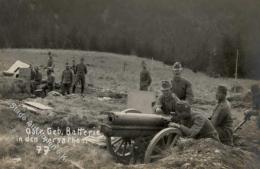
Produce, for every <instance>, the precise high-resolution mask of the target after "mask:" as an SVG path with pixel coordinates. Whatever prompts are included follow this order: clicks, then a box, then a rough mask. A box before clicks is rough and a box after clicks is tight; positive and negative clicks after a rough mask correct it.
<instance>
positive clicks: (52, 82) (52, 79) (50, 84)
mask: <svg viewBox="0 0 260 169" xmlns="http://www.w3.org/2000/svg"><path fill="white" fill-rule="evenodd" d="M54 85H55V77H54V75H53V74H52V70H51V69H48V70H47V82H46V85H45V86H44V87H43V91H44V94H45V95H46V94H47V90H48V91H49V92H50V91H52V90H54Z"/></svg>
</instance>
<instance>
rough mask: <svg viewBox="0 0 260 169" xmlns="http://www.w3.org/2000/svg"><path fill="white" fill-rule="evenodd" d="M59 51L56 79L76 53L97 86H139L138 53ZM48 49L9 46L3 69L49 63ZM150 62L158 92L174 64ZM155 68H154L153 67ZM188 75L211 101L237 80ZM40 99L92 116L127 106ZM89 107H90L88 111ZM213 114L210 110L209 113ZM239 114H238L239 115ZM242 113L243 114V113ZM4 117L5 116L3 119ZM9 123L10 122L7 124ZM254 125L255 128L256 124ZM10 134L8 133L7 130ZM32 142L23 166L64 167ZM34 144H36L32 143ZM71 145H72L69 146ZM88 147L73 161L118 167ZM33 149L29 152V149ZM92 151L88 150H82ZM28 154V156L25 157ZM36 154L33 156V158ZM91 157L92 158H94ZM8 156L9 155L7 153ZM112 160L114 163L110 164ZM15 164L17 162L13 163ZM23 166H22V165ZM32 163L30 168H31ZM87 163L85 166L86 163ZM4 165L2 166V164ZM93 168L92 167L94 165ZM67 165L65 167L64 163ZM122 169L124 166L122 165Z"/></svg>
mask: <svg viewBox="0 0 260 169" xmlns="http://www.w3.org/2000/svg"><path fill="white" fill-rule="evenodd" d="M52 51H53V53H54V54H55V59H54V60H55V65H56V68H55V72H56V78H57V79H60V74H61V72H62V70H63V68H64V63H65V62H66V61H67V60H68V61H69V62H70V60H71V58H72V56H74V57H75V58H76V60H77V61H78V60H79V58H80V57H81V56H84V57H85V60H86V63H88V64H90V65H91V66H90V67H89V71H90V73H89V75H91V76H92V79H93V83H94V85H95V86H99V87H102V88H109V89H114V90H117V91H128V90H132V89H138V84H139V72H140V62H141V60H143V59H141V58H138V57H136V56H123V57H122V55H117V54H110V53H99V52H83V51H69V50H52ZM47 52H48V50H35V49H34V50H31V49H24V50H21V49H5V50H1V51H0V71H2V70H5V69H7V68H8V67H9V66H10V65H11V64H12V63H13V62H15V61H16V60H17V59H19V60H21V61H24V62H26V63H30V64H33V65H42V64H43V65H45V64H46V62H47ZM124 62H127V64H128V65H127V71H126V72H122V67H123V63H124ZM147 63H148V65H149V68H150V69H152V71H151V74H152V77H153V89H154V90H155V91H157V90H158V87H159V84H160V83H159V82H160V80H164V79H170V78H171V76H172V73H171V67H169V66H165V65H164V64H162V63H161V62H156V61H155V62H154V63H153V64H152V61H151V60H147ZM152 67H153V68H152ZM184 76H185V77H186V78H187V79H189V80H191V82H192V84H193V88H194V93H195V96H196V97H197V98H201V99H203V100H205V101H207V100H210V101H212V100H214V90H215V88H216V85H217V84H219V83H221V84H226V85H227V86H228V87H229V88H231V86H232V85H233V84H234V83H235V82H234V80H232V79H215V78H209V77H208V76H206V75H204V74H202V73H197V74H194V73H193V72H191V71H190V70H187V69H185V71H184ZM239 83H240V84H241V85H242V86H244V87H245V88H246V89H248V87H249V86H250V85H251V84H252V83H255V81H251V80H239ZM37 101H40V102H43V103H45V104H49V103H50V102H51V103H52V105H53V106H54V107H55V109H57V111H59V112H68V114H67V116H69V114H71V115H73V114H79V115H80V116H81V115H87V114H88V115H89V116H88V117H90V118H92V117H93V116H95V112H100V111H103V110H108V109H122V108H124V105H122V104H108V103H104V104H102V102H99V101H97V100H96V98H93V97H90V98H89V97H85V99H80V98H75V99H72V100H66V99H65V100H64V98H56V99H53V100H48V99H37ZM212 108H213V107H212V106H208V107H207V109H208V110H212ZM86 109H89V110H88V111H86ZM234 111H235V112H238V111H241V110H239V109H236V110H234ZM208 113H210V112H208ZM235 115H236V116H237V115H238V114H235ZM239 116H241V113H240V115H239ZM3 119H4V118H3ZM7 126H9V125H7ZM252 126H253V127H252ZM248 127H250V128H249V129H253V130H254V131H255V128H254V125H253V123H252V122H251V123H250V124H249V126H248ZM248 132H249V130H243V131H242V133H243V134H245V133H248ZM5 134H6V133H5ZM250 134H251V135H252V137H254V136H255V135H256V134H257V132H251V133H250ZM251 135H250V138H249V139H251V138H252V137H251ZM5 144H7V143H6V141H3V140H2V141H1V142H0V145H2V147H6V154H8V153H10V152H13V151H14V150H13V147H14V148H15V147H17V146H14V145H13V144H11V143H10V145H8V146H5ZM27 146H28V145H21V147H22V148H21V149H19V150H20V151H21V150H23V151H24V150H26V151H25V152H26V153H24V152H20V153H17V154H16V155H18V156H19V155H22V159H25V158H29V159H30V161H28V162H26V163H25V164H24V165H23V166H25V167H26V168H32V169H33V168H34V167H35V166H36V165H39V166H40V167H43V166H52V167H58V168H60V167H61V166H60V165H61V164H57V163H56V162H55V158H56V157H55V154H54V155H51V156H50V158H45V157H42V158H34V156H35V152H34V148H33V147H27ZM29 146H34V145H29ZM67 147H70V146H67ZM83 149H84V147H82V146H76V147H70V150H69V151H68V152H69V153H70V154H72V155H71V157H74V158H72V160H80V163H81V164H83V163H84V164H86V163H85V162H86V161H89V163H88V165H90V166H92V167H93V166H95V165H97V166H104V164H107V165H111V167H112V166H113V167H115V165H114V164H111V161H110V159H107V158H109V157H107V156H105V155H104V156H105V157H104V159H103V160H101V161H96V160H95V159H94V158H96V157H97V156H99V154H100V153H102V154H103V153H104V152H102V150H96V149H93V150H92V149H91V148H90V149H89V148H88V147H85V149H89V150H86V151H85V150H83ZM28 150H29V151H28ZM82 151H84V152H89V154H88V153H87V154H86V153H85V154H84V153H83V154H81V153H82ZM24 155H25V156H24ZM31 156H32V157H31ZM90 156H91V157H90ZM7 157H8V156H7ZM1 161H2V162H3V166H4V168H7V167H6V166H9V165H11V164H9V163H8V160H4V159H2V160H1ZM108 161H110V163H108ZM11 166H13V165H11ZM18 166H19V165H18ZM29 166H30V167H29ZM83 166H85V165H83ZM0 167H1V166H0ZM66 167H67V168H72V167H70V166H69V165H67V166H66ZM92 167H91V168H92ZM63 168H64V166H63ZM119 168H120V167H119Z"/></svg>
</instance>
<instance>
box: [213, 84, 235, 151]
mask: <svg viewBox="0 0 260 169" xmlns="http://www.w3.org/2000/svg"><path fill="white" fill-rule="evenodd" d="M226 95H227V88H226V87H225V86H222V85H220V86H218V89H217V92H216V99H217V101H218V104H217V106H216V107H215V109H214V110H213V114H212V117H211V118H210V119H211V122H212V124H213V126H214V127H215V128H216V130H217V132H218V135H219V138H220V141H221V142H222V143H223V144H226V145H230V146H232V145H233V120H232V116H231V106H230V104H229V102H228V101H227V100H226Z"/></svg>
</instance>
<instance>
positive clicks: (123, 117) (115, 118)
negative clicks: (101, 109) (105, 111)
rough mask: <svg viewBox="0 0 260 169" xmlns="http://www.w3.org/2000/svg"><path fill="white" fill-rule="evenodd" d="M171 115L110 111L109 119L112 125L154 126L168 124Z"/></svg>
mask: <svg viewBox="0 0 260 169" xmlns="http://www.w3.org/2000/svg"><path fill="white" fill-rule="evenodd" d="M170 119H171V118H170V117H168V116H163V115H158V114H143V113H135V112H134V113H132V112H126V111H123V112H113V113H109V115H108V121H109V123H110V124H111V125H121V126H153V127H163V126H166V125H167V124H168V123H169V121H170Z"/></svg>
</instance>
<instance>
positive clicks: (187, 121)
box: [169, 101, 219, 141]
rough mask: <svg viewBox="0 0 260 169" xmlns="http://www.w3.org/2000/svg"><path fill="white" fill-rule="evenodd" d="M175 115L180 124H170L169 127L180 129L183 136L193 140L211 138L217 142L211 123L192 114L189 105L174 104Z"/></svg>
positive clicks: (184, 103) (180, 102) (179, 102)
mask: <svg viewBox="0 0 260 169" xmlns="http://www.w3.org/2000/svg"><path fill="white" fill-rule="evenodd" d="M176 115H177V117H178V119H180V120H181V123H180V124H177V123H173V122H171V123H170V124H169V126H170V127H174V128H178V129H180V130H181V132H182V134H183V136H186V137H189V138H195V139H200V138H212V139H214V140H217V141H219V137H218V133H217V131H216V130H215V128H214V126H213V125H212V124H211V122H210V121H209V120H208V119H207V118H206V117H204V116H203V115H202V114H200V113H197V112H196V113H195V112H192V111H191V107H190V104H189V103H187V102H186V101H178V102H177V103H176Z"/></svg>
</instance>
